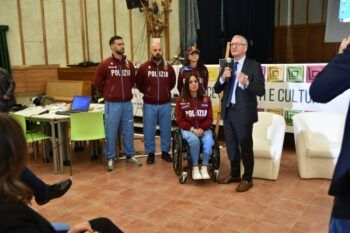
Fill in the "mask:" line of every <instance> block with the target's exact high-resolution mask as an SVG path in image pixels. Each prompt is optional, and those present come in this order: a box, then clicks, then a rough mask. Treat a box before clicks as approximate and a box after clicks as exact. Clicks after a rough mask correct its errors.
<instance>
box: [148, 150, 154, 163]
mask: <svg viewBox="0 0 350 233" xmlns="http://www.w3.org/2000/svg"><path fill="white" fill-rule="evenodd" d="M154 158H155V154H154V153H149V154H148V156H147V160H146V163H147V164H153V163H154Z"/></svg>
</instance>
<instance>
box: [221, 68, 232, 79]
mask: <svg viewBox="0 0 350 233" xmlns="http://www.w3.org/2000/svg"><path fill="white" fill-rule="evenodd" d="M229 77H231V69H230V67H225V70H224V73H222V75H221V79H222V80H223V81H226V80H227V78H229Z"/></svg>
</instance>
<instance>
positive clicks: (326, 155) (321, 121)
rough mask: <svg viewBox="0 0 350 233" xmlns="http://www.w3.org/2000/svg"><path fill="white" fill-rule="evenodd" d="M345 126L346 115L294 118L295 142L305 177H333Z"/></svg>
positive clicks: (318, 115)
mask: <svg viewBox="0 0 350 233" xmlns="http://www.w3.org/2000/svg"><path fill="white" fill-rule="evenodd" d="M344 125H345V115H341V114H335V113H329V112H305V113H299V114H296V115H294V117H293V129H294V140H295V148H296V154H297V162H298V170H299V174H300V177H301V178H325V179H331V178H332V174H333V170H334V167H335V164H336V162H337V159H338V156H339V153H340V148H341V142H342V138H343V132H344Z"/></svg>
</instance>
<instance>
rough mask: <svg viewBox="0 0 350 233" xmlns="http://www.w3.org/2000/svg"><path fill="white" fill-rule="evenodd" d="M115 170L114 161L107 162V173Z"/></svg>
mask: <svg viewBox="0 0 350 233" xmlns="http://www.w3.org/2000/svg"><path fill="white" fill-rule="evenodd" d="M113 170H114V160H113V159H109V160H108V161H107V171H109V172H111V171H113Z"/></svg>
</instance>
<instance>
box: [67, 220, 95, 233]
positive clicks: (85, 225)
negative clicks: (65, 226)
mask: <svg viewBox="0 0 350 233" xmlns="http://www.w3.org/2000/svg"><path fill="white" fill-rule="evenodd" d="M93 232H94V231H93V230H92V228H91V226H90V223H89V222H82V223H79V224H77V225H74V226H72V227H71V228H70V229H69V231H68V233H93Z"/></svg>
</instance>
